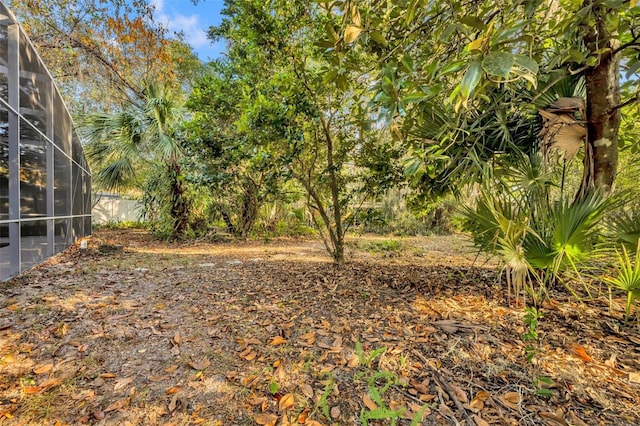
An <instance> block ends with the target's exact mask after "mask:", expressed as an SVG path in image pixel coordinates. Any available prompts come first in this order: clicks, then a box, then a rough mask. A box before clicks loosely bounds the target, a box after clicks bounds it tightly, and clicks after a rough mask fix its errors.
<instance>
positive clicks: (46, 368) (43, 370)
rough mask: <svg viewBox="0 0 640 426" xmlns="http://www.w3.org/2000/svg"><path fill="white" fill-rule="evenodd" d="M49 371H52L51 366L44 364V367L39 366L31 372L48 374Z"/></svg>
mask: <svg viewBox="0 0 640 426" xmlns="http://www.w3.org/2000/svg"><path fill="white" fill-rule="evenodd" d="M51 370H53V364H45V365H41V366H40V367H37V368H35V369H34V370H33V374H38V375H39V374H46V373H48V372H50V371H51Z"/></svg>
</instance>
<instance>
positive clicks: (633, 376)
mask: <svg viewBox="0 0 640 426" xmlns="http://www.w3.org/2000/svg"><path fill="white" fill-rule="evenodd" d="M629 382H630V383H640V373H638V372H631V373H629Z"/></svg>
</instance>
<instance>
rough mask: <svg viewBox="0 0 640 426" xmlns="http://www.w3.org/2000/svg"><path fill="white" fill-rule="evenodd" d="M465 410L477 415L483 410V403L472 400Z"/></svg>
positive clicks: (475, 399)
mask: <svg viewBox="0 0 640 426" xmlns="http://www.w3.org/2000/svg"><path fill="white" fill-rule="evenodd" d="M465 408H468V409H469V410H471V411H473V412H474V413H478V412H480V411H482V409H483V408H484V402H483V401H481V400H479V399H477V398H474V399H473V400H472V401H471V402H470V403H469V405H466V406H465Z"/></svg>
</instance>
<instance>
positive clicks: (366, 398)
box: [362, 393, 378, 411]
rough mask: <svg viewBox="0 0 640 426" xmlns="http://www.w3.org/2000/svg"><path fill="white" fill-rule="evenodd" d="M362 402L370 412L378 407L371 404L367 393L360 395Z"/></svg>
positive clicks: (373, 403) (371, 401)
mask: <svg viewBox="0 0 640 426" xmlns="http://www.w3.org/2000/svg"><path fill="white" fill-rule="evenodd" d="M362 402H364V405H365V406H366V407H367V408H368V409H369V410H371V411H373V410H375V409H376V408H378V406H377V405H376V403H375V402H373V400H372V399H371V397H370V396H369V394H368V393H365V394H364V395H362Z"/></svg>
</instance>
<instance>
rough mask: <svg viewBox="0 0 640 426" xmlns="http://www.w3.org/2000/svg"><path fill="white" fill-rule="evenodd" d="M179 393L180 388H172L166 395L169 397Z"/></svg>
mask: <svg viewBox="0 0 640 426" xmlns="http://www.w3.org/2000/svg"><path fill="white" fill-rule="evenodd" d="M179 391H180V387H179V386H172V387H170V388H169V389H167V390H166V391H165V392H164V393H165V394H167V395H173V394H174V393H178V392H179Z"/></svg>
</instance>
